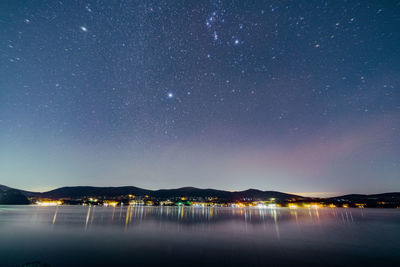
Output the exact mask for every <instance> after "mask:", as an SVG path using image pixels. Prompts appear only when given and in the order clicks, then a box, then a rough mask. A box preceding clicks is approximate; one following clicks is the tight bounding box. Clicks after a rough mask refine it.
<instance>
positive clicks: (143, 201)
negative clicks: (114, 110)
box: [30, 195, 400, 209]
mask: <svg viewBox="0 0 400 267" xmlns="http://www.w3.org/2000/svg"><path fill="white" fill-rule="evenodd" d="M30 201H31V203H32V204H34V205H39V206H58V205H83V206H106V207H107V206H111V207H116V206H191V207H235V208H244V207H255V208H268V209H275V208H289V209H297V208H314V209H316V208H370V207H374V208H400V204H399V203H398V202H397V201H393V202H385V201H369V202H368V203H357V202H351V201H349V200H346V199H342V200H340V199H339V200H335V201H332V200H330V199H329V200H328V199H322V198H304V199H301V200H299V199H288V200H280V199H276V198H269V199H265V200H260V199H251V198H243V199H240V200H238V201H224V200H222V199H218V198H216V197H207V198H202V197H197V198H194V197H176V198H171V199H156V198H152V197H150V196H148V195H146V196H144V197H137V196H134V195H127V196H120V197H115V198H102V197H88V198H81V199H69V198H63V199H41V198H31V199H30Z"/></svg>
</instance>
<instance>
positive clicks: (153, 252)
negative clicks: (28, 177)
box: [0, 206, 400, 267]
mask: <svg viewBox="0 0 400 267" xmlns="http://www.w3.org/2000/svg"><path fill="white" fill-rule="evenodd" d="M29 262H41V263H43V264H48V265H50V266H207V267H208V266H400V210H399V209H397V210H396V209H351V208H349V209H345V208H310V209H308V208H298V209H288V208H276V209H269V208H257V207H246V208H213V207H143V206H124V207H119V206H117V207H102V206H93V207H88V206H56V207H40V206H0V266H20V265H22V264H26V263H29Z"/></svg>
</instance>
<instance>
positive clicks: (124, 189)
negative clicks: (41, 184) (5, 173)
mask: <svg viewBox="0 0 400 267" xmlns="http://www.w3.org/2000/svg"><path fill="white" fill-rule="evenodd" d="M41 201H60V202H62V203H63V204H91V205H92V204H93V205H101V204H105V203H114V204H118V205H119V204H132V203H134V204H141V205H191V204H193V203H201V204H202V205H230V204H234V203H241V204H244V205H250V204H251V203H264V204H268V203H269V204H277V205H282V206H287V205H289V204H299V203H314V204H315V203H317V204H319V205H334V206H344V207H354V206H357V207H390V208H393V207H400V192H392V193H383V194H373V195H362V194H350V195H344V196H337V197H331V198H310V197H303V196H299V195H294V194H287V193H282V192H278V191H261V190H257V189H248V190H244V191H233V192H232V191H225V190H216V189H200V188H195V187H182V188H177V189H160V190H149V189H143V188H139V187H135V186H121V187H94V186H72V187H61V188H57V189H54V190H50V191H46V192H31V191H26V190H20V189H15V188H10V187H7V186H4V185H0V204H3V205H11V204H34V203H38V202H41Z"/></svg>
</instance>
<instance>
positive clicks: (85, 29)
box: [80, 26, 88, 32]
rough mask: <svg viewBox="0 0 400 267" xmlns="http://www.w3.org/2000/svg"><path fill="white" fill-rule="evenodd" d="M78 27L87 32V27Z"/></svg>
mask: <svg viewBox="0 0 400 267" xmlns="http://www.w3.org/2000/svg"><path fill="white" fill-rule="evenodd" d="M80 29H81V30H82V31H84V32H87V31H88V29H87V28H86V27H85V26H81V27H80Z"/></svg>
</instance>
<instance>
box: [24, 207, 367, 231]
mask: <svg viewBox="0 0 400 267" xmlns="http://www.w3.org/2000/svg"><path fill="white" fill-rule="evenodd" d="M97 213H98V216H96V214H97ZM353 213H356V215H355V216H353ZM82 214H84V215H85V216H82ZM19 215H20V216H25V217H29V218H30V219H29V220H30V221H31V222H40V223H44V222H46V219H48V220H49V222H51V223H52V224H53V225H56V224H66V223H67V224H71V223H72V224H78V225H79V224H80V222H81V224H82V225H83V226H84V229H85V230H87V229H88V228H89V227H90V226H91V225H121V226H122V225H123V226H124V228H125V230H127V229H129V228H130V227H135V226H137V225H140V224H143V223H147V222H149V221H155V220H157V221H161V222H168V223H174V224H177V225H192V224H216V223H221V222H224V221H234V222H239V223H240V224H241V225H246V224H250V225H258V224H266V225H271V226H273V227H274V230H275V232H276V236H277V237H278V238H279V224H280V223H287V222H294V223H296V224H297V225H299V224H308V225H309V224H312V225H318V224H320V223H321V220H322V219H323V220H324V221H325V222H327V221H331V220H338V219H340V221H341V222H342V223H346V224H352V223H355V222H356V221H357V220H358V219H360V218H362V217H363V216H364V211H363V210H362V209H340V208H323V209H320V208H299V209H288V208H257V207H242V208H241V207H229V208H221V207H185V206H179V207H170V206H161V207H146V206H131V205H130V206H125V207H114V206H109V207H101V206H55V207H35V208H28V209H27V211H25V212H24V213H22V214H19ZM28 215H29V216H28ZM47 215H49V216H47Z"/></svg>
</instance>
